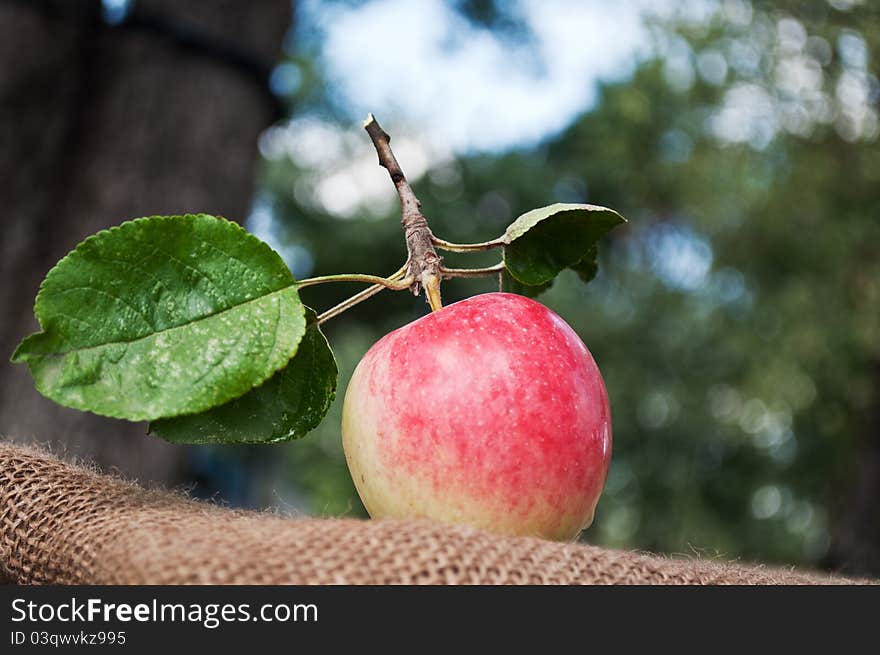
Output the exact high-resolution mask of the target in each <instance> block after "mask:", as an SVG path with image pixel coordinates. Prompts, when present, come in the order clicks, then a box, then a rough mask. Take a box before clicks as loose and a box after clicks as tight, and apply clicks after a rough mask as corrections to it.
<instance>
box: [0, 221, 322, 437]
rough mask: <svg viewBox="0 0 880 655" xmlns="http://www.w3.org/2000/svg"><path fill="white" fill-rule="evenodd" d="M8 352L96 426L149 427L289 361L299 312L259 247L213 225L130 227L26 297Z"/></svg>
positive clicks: (276, 262)
mask: <svg viewBox="0 0 880 655" xmlns="http://www.w3.org/2000/svg"><path fill="white" fill-rule="evenodd" d="M34 313H35V314H36V316H37V319H38V320H39V322H40V326H41V327H42V330H43V331H42V332H39V333H37V334H33V335H31V336H29V337H28V338H26V339H25V340H24V341H23V342H22V343H21V345H19V347H18V349H17V350H16V352H15V354H14V355H13V361H16V362H27V364H28V366H29V367H30V370H31V373H32V375H33V376H34V380H35V382H36V386H37V389H39V391H40V392H41V393H43V394H44V395H46V396H48V397H49V398H51V399H52V400H54V401H56V402H58V403H60V404H62V405H66V406H68V407H74V408H77V409H83V410H89V411H92V412H95V413H96V414H103V415H106V416H113V417H117V418H126V419H129V420H153V419H157V418H162V417H169V416H176V415H179V414H184V413H192V412H200V411H204V410H206V409H209V408H210V407H214V406H216V405H220V404H222V403H225V402H227V401H229V400H231V399H233V398H236V397H238V396H241V395H242V394H244V393H246V392H247V391H249V390H250V389H252V388H253V387H254V386H257V385H259V384H261V383H262V382H263V381H265V380H267V379H268V378H270V377H271V376H272V375H273V374H274V373H275V371H277V370H279V369H280V368H282V367H284V366H285V364H287V362H288V361H289V360H290V358H291V357H292V356H293V355H294V354H295V353H296V349H297V346H298V344H299V342H300V339H301V338H302V336H303V334H304V332H305V327H306V325H305V316H304V307H303V305H302V303H301V302H300V299H299V295H298V293H297V290H296V287H295V281H294V279H293V276H292V275H291V273H290V271H289V269H288V268H287V266H286V265H285V264H284V261H283V260H282V259H281V257H279V256H278V254H277V253H276V252H274V251H273V250H272V249H271V248H270V247H269V246H268V245H266V244H265V243H263V242H262V241H260V240H259V239H257V238H256V237H254V236H252V235H250V234H248V233H247V232H245V231H244V230H243V229H242V228H241V227H239V226H238V225H236V224H235V223H232V222H230V221H227V220H225V219H221V218H215V217H213V216H207V215H204V214H199V215H186V216H169V217H150V218H141V219H137V220H134V221H129V222H126V223H123V224H122V225H120V226H118V227H114V228H111V229H109V230H104V231H102V232H99V233H98V234H96V235H94V236H92V237H89V238H88V239H86V240H85V241H83V242H82V243H81V244H79V245H78V246H77V247H76V249H75V250H74V251H73V252H71V253H70V254H68V255H67V256H66V257H64V259H62V260H61V261H60V262H59V263H58V264H57V265H56V266H55V268H53V269H52V270H51V271H50V272H49V274H48V275H47V276H46V279H45V280H44V281H43V284H42V285H41V287H40V292H39V294H38V295H37V300H36V304H35V306H34Z"/></svg>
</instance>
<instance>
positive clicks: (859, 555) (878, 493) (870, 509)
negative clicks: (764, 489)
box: [822, 360, 880, 577]
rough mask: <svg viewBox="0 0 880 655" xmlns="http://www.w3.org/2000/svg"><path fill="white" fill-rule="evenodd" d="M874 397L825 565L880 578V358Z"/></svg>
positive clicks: (877, 364) (838, 512) (842, 495)
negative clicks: (849, 485)
mask: <svg viewBox="0 0 880 655" xmlns="http://www.w3.org/2000/svg"><path fill="white" fill-rule="evenodd" d="M873 369H874V379H875V380H876V381H877V384H876V385H875V386H874V389H873V392H874V396H873V400H872V403H871V405H870V407H869V408H868V410H867V412H866V419H867V423H866V425H865V429H864V430H863V431H862V433H861V434H860V438H859V440H858V450H857V451H856V452H857V455H856V470H855V471H854V475H853V477H852V484H851V488H850V489H848V490H847V493H845V494H841V497H840V499H839V500H838V503H840V505H839V506H838V507H837V508H836V510H837V511H836V514H837V515H838V516H840V517H842V518H841V519H840V520H839V521H838V523H837V525H835V526H833V531H832V540H831V548H830V549H829V552H828V556H827V557H826V558H825V561H823V562H822V563H823V565H824V566H826V567H827V568H829V569H833V570H837V571H841V572H842V573H846V574H848V575H854V576H873V577H880V360H875V361H874V362H873Z"/></svg>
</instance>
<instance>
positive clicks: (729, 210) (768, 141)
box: [261, 2, 880, 573]
mask: <svg viewBox="0 0 880 655" xmlns="http://www.w3.org/2000/svg"><path fill="white" fill-rule="evenodd" d="M805 5H806V6H805ZM653 34H654V38H655V44H654V48H655V52H656V56H655V57H653V58H650V59H648V60H645V61H643V62H642V63H641V64H640V65H639V66H638V68H637V70H635V72H634V74H633V76H632V77H631V79H628V80H626V81H623V82H618V83H614V84H608V85H605V86H604V87H603V88H602V90H601V100H600V102H599V103H598V104H597V106H596V107H595V108H594V109H592V110H591V111H589V112H588V113H586V114H584V115H583V116H582V117H581V118H580V119H579V120H577V121H576V123H575V124H573V125H572V126H571V127H570V128H569V129H568V130H567V131H566V132H564V133H563V134H560V135H558V136H557V137H555V138H553V139H552V140H550V141H549V142H547V143H544V144H542V145H540V146H538V147H536V148H533V149H529V150H521V151H514V152H508V153H503V154H482V155H472V156H467V157H463V158H459V159H455V160H451V161H444V162H443V163H442V164H440V165H438V166H436V167H434V168H433V169H432V170H429V171H428V172H427V173H426V174H425V175H423V176H421V177H420V178H419V179H417V180H416V181H415V184H414V188H415V191H416V193H417V194H418V196H419V197H420V198H421V200H422V202H423V205H424V210H425V213H426V215H427V216H428V217H429V219H430V221H431V225H432V228H433V230H434V231H435V233H436V234H438V236H441V237H443V238H445V239H448V240H452V241H457V242H468V241H481V240H485V239H489V238H493V237H495V236H497V235H499V234H500V233H501V232H502V231H503V230H504V228H505V227H506V225H507V224H508V223H509V222H510V221H512V220H513V219H514V218H515V217H516V216H517V215H518V214H520V213H522V212H524V211H527V210H529V209H532V208H533V207H537V206H541V205H546V204H548V203H551V202H592V203H596V204H601V205H605V206H608V207H612V208H614V209H615V210H617V211H619V212H620V213H621V214H623V215H624V216H625V217H627V218H628V219H629V221H630V223H629V224H628V225H626V226H623V227H621V228H618V230H616V231H615V232H614V233H613V234H612V236H611V237H610V238H607V239H605V240H604V241H603V242H602V243H601V244H600V252H599V261H600V267H599V274H598V276H597V278H596V279H595V280H594V281H593V282H592V283H591V284H590V285H589V286H584V285H583V284H581V283H580V282H579V281H578V279H577V277H576V275H575V274H574V273H572V272H570V271H569V272H565V273H564V274H563V275H562V276H560V278H559V279H558V280H557V281H556V283H555V284H554V285H553V287H552V288H551V289H550V290H549V291H548V292H546V293H545V294H544V295H543V296H541V300H542V302H544V303H545V304H547V305H548V306H549V307H551V308H552V309H554V310H555V311H557V312H558V313H559V314H561V315H562V316H563V317H564V318H565V319H566V320H567V321H568V322H569V323H570V324H571V325H572V326H573V327H574V329H575V330H576V331H577V332H578V333H579V334H580V335H581V336H582V338H583V339H584V341H585V342H586V343H587V345H588V347H589V348H590V350H591V351H592V353H593V355H594V356H595V358H596V360H597V361H598V363H599V366H600V367H601V370H602V372H603V375H604V376H605V380H606V383H607V386H608V391H609V396H610V399H611V405H612V415H613V425H614V457H613V462H612V467H611V473H610V477H609V479H608V483H607V487H606V490H605V493H604V495H603V498H602V500H601V502H600V504H599V508H598V513H597V518H596V522H595V524H594V526H593V527H592V528H591V529H590V530H588V531H587V532H586V533H585V534H584V539H585V540H587V541H590V542H594V543H599V544H607V545H611V546H620V547H635V548H644V549H651V550H659V551H663V552H692V551H695V550H696V551H698V552H701V553H703V554H707V555H714V554H719V555H722V556H724V557H727V558H731V557H742V558H747V559H756V560H761V561H768V562H786V563H792V564H809V565H815V564H820V563H823V562H824V563H826V564H829V565H840V564H842V563H844V562H846V563H848V564H849V566H850V568H851V569H853V570H861V571H867V570H872V569H873V570H874V572H875V573H876V572H877V571H878V570H880V557H878V553H877V546H878V543H880V538H878V540H877V542H878V543H875V544H874V546H860V547H856V546H853V547H852V548H851V550H850V551H848V552H846V553H840V554H839V555H838V556H837V558H836V559H835V558H834V557H832V556H831V554H830V551H829V548H831V547H832V537H834V539H835V540H837V539H838V537H839V539H840V542H841V543H842V544H846V543H848V542H847V539H846V530H850V531H852V530H856V529H857V527H858V526H857V527H856V528H852V525H851V524H852V521H859V520H862V521H864V520H865V519H864V517H865V514H864V512H863V510H864V508H862V509H861V510H860V509H859V508H854V507H853V505H852V503H853V501H852V499H853V497H857V495H858V492H859V490H858V489H857V488H855V487H856V486H857V485H858V484H860V483H859V482H858V480H859V479H860V478H859V468H858V467H859V453H860V452H861V451H860V449H861V448H864V447H865V444H866V443H876V440H877V439H880V435H877V429H878V428H877V425H876V423H871V421H876V420H877V419H876V418H874V417H873V415H872V413H873V412H878V411H880V410H878V406H880V364H878V362H880V338H878V337H880V220H878V218H880V217H878V210H880V193H878V189H880V145H878V140H877V135H878V123H877V105H878V96H880V86H878V82H877V78H876V76H875V75H876V62H875V61H874V60H872V59H871V57H872V56H873V53H875V52H877V51H878V50H880V43H878V41H880V17H878V14H877V13H876V12H872V11H871V10H869V9H867V8H865V7H861V8H860V7H858V6H857V7H855V8H854V9H853V10H852V11H839V10H837V9H835V8H834V7H832V6H830V5H826V4H824V3H793V2H792V3H775V4H774V5H772V6H764V5H761V6H756V7H751V6H750V5H747V4H745V3H725V4H724V8H723V9H722V10H720V11H719V12H718V13H717V14H715V16H714V17H713V18H712V19H711V20H710V21H709V22H705V23H702V24H698V25H697V24H689V23H687V22H671V23H666V24H657V25H655V26H654V29H653ZM312 76H313V77H314V82H315V84H317V85H318V86H312V87H309V86H308V85H306V86H305V87H303V89H302V91H301V93H302V98H301V101H302V102H301V105H300V106H301V107H304V108H308V109H309V110H310V111H314V110H316V109H320V78H319V77H318V76H316V75H315V74H314V73H312ZM310 94H311V95H310ZM316 98H317V100H316ZM303 111H305V110H303ZM377 111H380V108H377ZM379 118H380V119H381V118H382V116H381V115H379ZM384 127H385V128H386V129H387V130H388V131H389V132H391V133H392V135H394V134H395V126H394V125H392V124H386V125H384ZM362 138H363V139H364V140H366V136H365V135H364V136H363V137H362ZM401 164H402V166H403V168H404V170H407V161H406V159H405V158H404V157H401ZM320 174H321V173H316V171H315V170H311V169H310V168H309V167H307V166H303V165H301V164H295V163H294V162H293V160H291V159H290V158H287V157H283V156H279V157H273V158H271V159H267V161H266V163H265V166H264V174H263V176H262V179H263V188H264V195H263V196H262V199H261V203H262V206H263V208H264V209H265V210H266V211H270V212H271V213H272V214H274V215H275V216H276V217H278V219H279V221H280V224H281V226H282V227H281V233H280V235H279V239H280V240H281V241H282V242H284V243H287V244H291V245H292V246H295V247H296V248H297V249H299V250H297V251H296V252H300V253H308V254H309V255H310V256H311V258H312V259H313V262H314V270H310V271H308V272H309V273H310V274H316V275H317V274H329V273H340V272H370V273H377V274H386V273H390V272H392V271H394V270H396V269H397V268H398V266H399V265H400V264H401V263H402V261H403V260H404V258H405V250H404V244H403V240H402V238H401V234H400V231H399V226H398V222H397V207H396V205H388V204H379V205H374V206H373V207H372V208H365V209H364V210H363V211H362V212H360V213H357V214H355V216H354V217H352V216H349V217H345V218H340V217H338V216H336V215H334V214H333V213H331V212H329V211H327V210H326V209H325V208H323V207H322V206H321V203H320V202H318V201H317V200H316V199H315V196H314V194H310V193H309V188H310V185H311V184H313V183H314V182H315V180H316V179H317V177H316V176H318V175H320ZM378 174H384V171H382V172H380V173H378ZM377 207H378V209H377ZM463 257H468V259H467V262H468V265H474V266H476V265H489V264H492V263H494V261H495V260H496V259H497V253H496V254H492V253H487V254H484V255H481V256H478V257H476V258H473V257H472V256H460V255H449V256H448V258H447V263H448V264H450V265H462V263H463V262H464V261H465V260H464V258H463ZM294 259H296V257H294ZM294 269H295V272H296V266H295V265H294ZM496 287H497V282H496V281H493V280H477V281H474V280H453V281H449V282H447V283H445V284H444V299H445V301H446V302H447V303H449V302H452V301H454V300H457V299H460V298H463V297H466V296H468V295H471V294H474V293H479V292H484V291H489V290H492V289H493V288H496ZM354 290H356V289H355V288H351V287H340V286H335V285H326V286H322V287H320V288H309V289H306V290H304V291H303V298H304V300H305V302H306V303H307V304H310V305H311V306H314V307H316V308H318V309H319V310H320V309H325V308H327V307H329V306H330V305H332V304H334V303H335V302H337V301H339V300H341V299H342V298H344V297H346V296H347V295H349V294H350V293H352V292H353V291H354ZM426 310H427V308H426V306H425V304H424V301H423V300H422V299H421V298H418V299H416V298H413V297H412V296H411V295H409V294H407V293H396V294H395V293H390V292H387V293H386V292H383V294H381V295H379V296H377V297H376V298H374V299H373V300H371V301H369V302H367V303H364V304H362V305H360V306H358V307H357V308H355V309H353V310H351V311H350V312H349V313H347V314H346V315H344V316H343V317H340V318H337V319H334V320H333V321H331V322H330V323H328V324H327V326H326V333H327V335H328V338H329V340H330V342H331V344H332V345H333V347H334V351H335V352H336V354H337V357H338V360H339V366H340V392H339V396H338V398H337V401H336V402H335V403H334V405H333V407H332V408H331V411H330V414H329V415H328V417H327V419H326V420H325V421H324V423H323V424H322V425H321V426H320V427H319V428H318V429H317V430H316V431H315V432H314V433H313V434H311V435H310V436H308V437H307V438H306V439H304V440H301V441H298V442H295V443H291V444H286V445H284V446H279V447H277V448H278V449H279V450H278V452H279V453H282V455H283V457H285V458H287V463H286V466H287V471H288V476H289V481H290V484H292V485H294V487H295V488H296V489H297V490H298V493H300V494H302V498H304V499H305V503H306V506H307V508H308V510H309V511H310V512H313V513H315V514H319V515H339V514H345V515H355V516H359V515H364V511H363V508H362V507H361V505H360V503H359V501H358V499H357V495H356V493H355V491H354V487H353V486H352V484H351V482H350V480H349V477H348V471H347V469H346V466H345V462H344V457H343V453H342V449H341V443H340V434H339V425H340V414H341V405H342V397H343V395H344V392H345V387H346V384H347V381H348V377H349V376H350V375H351V372H352V370H353V368H354V366H355V364H356V363H357V361H358V360H359V358H360V357H361V356H362V355H363V353H364V352H365V351H366V349H367V348H368V347H369V346H370V345H371V344H372V343H373V342H374V341H375V340H377V339H378V338H379V337H380V336H381V335H382V334H384V333H386V332H387V331H389V330H391V329H394V328H396V327H399V326H401V325H403V324H404V323H406V322H408V321H410V320H412V319H414V318H416V317H417V316H419V315H421V314H423V313H424V312H425V311H426ZM453 383H454V382H453ZM872 440H873V441H872ZM873 503H874V504H875V505H874V506H875V507H876V504H877V503H880V499H876V498H875V499H873ZM858 511H862V514H858V515H857V512H858ZM873 511H874V512H875V514H873V516H876V509H875V510H873ZM868 516H871V514H868ZM848 526H849V527H848ZM839 535H842V536H839ZM842 547H843V546H842ZM872 548H873V550H872Z"/></svg>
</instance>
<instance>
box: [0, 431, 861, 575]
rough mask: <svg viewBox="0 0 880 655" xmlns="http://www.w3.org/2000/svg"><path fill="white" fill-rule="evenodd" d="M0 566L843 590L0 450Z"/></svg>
mask: <svg viewBox="0 0 880 655" xmlns="http://www.w3.org/2000/svg"><path fill="white" fill-rule="evenodd" d="M0 564H2V569H3V573H4V575H5V576H6V577H7V578H8V580H9V581H12V582H17V583H25V584H28V583H56V584H180V583H199V584H226V583H230V584H333V583H343V584H398V583H400V584H607V583H623V584H731V583H732V584H816V583H819V584H821V583H846V582H850V581H849V580H845V579H843V578H838V577H831V576H827V575H821V574H816V573H805V572H798V571H793V570H781V569H775V568H766V567H763V566H754V565H748V566H747V565H742V564H736V565H734V564H729V563H725V562H719V561H714V560H713V561H705V560H700V559H694V558H668V557H657V556H650V555H645V554H639V553H634V552H620V551H613V550H606V549H602V548H596V547H592V546H585V545H579V544H557V543H551V542H547V541H542V540H540V539H531V538H515V537H499V536H497V535H493V534H489V533H487V532H483V531H480V530H474V529H469V528H465V527H450V526H445V525H439V524H434V523H428V522H401V521H359V520H354V519H291V518H284V517H281V516H277V515H274V514H269V513H260V512H245V511H234V510H230V509H226V508H222V507H218V506H215V505H212V504H209V503H204V502H197V501H193V500H190V499H187V498H185V497H183V496H182V495H177V494H173V493H169V492H165V491H150V490H147V489H144V488H142V487H139V486H137V485H135V484H132V483H129V482H125V481H123V480H121V479H118V478H116V477H111V476H107V475H102V474H100V473H97V472H95V471H92V470H89V469H88V468H85V467H82V466H75V465H71V464H67V463H65V462H63V461H61V460H59V459H58V458H56V457H53V456H51V455H49V454H46V453H45V452H42V451H40V450H36V449H32V448H26V447H21V446H13V445H9V444H3V443H0Z"/></svg>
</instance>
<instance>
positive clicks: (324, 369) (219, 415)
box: [150, 308, 337, 444]
mask: <svg viewBox="0 0 880 655" xmlns="http://www.w3.org/2000/svg"><path fill="white" fill-rule="evenodd" d="M306 317H307V320H308V321H309V326H308V328H307V329H306V334H305V336H304V337H303V338H302V341H301V342H300V344H299V350H297V352H296V355H295V356H294V358H293V359H292V360H290V362H289V363H288V364H287V366H286V367H284V368H283V369H281V370H280V371H278V372H277V373H276V374H275V375H273V376H272V377H271V378H269V379H268V380H267V381H266V382H264V383H263V384H262V385H261V386H259V387H257V388H255V389H251V391H249V392H248V393H246V394H245V395H243V396H241V397H240V398H236V399H235V400H231V401H230V402H228V403H226V404H225V405H221V406H220V407H215V408H213V409H209V410H208V411H207V412H202V413H201V414H192V415H187V416H178V417H175V418H168V419H161V420H158V421H154V422H153V423H150V432H155V433H156V434H158V435H159V436H160V437H162V438H163V439H165V440H167V441H171V442H172V443H189V444H192V443H271V442H275V441H287V440H290V439H298V438H299V437H301V436H303V435H305V434H306V433H307V432H309V431H310V430H312V429H313V428H315V427H317V425H318V423H320V422H321V419H323V418H324V415H325V414H326V413H327V410H328V409H330V404H331V403H332V402H333V398H334V397H335V395H336V376H337V368H336V360H335V358H334V357H333V352H332V351H331V350H330V346H329V345H328V344H327V339H325V338H324V335H323V334H322V333H321V330H320V328H319V327H318V324H317V323H316V322H315V321H316V319H317V317H316V316H315V313H314V312H313V311H312V310H311V309H309V308H306Z"/></svg>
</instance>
